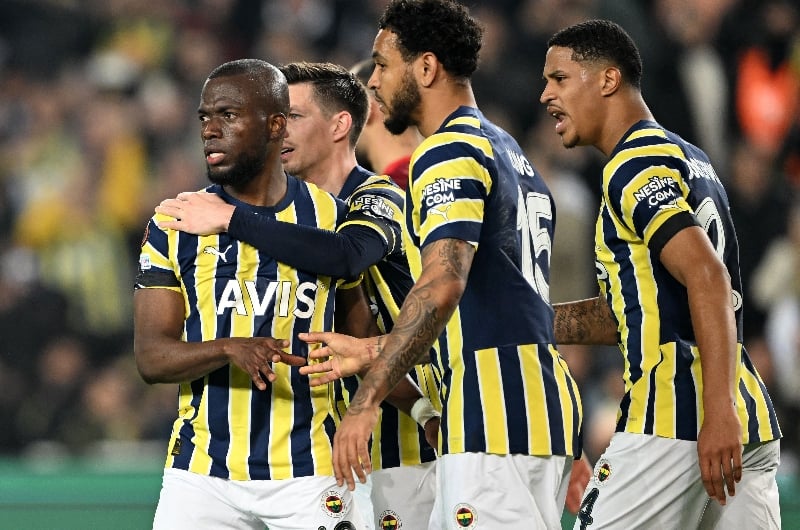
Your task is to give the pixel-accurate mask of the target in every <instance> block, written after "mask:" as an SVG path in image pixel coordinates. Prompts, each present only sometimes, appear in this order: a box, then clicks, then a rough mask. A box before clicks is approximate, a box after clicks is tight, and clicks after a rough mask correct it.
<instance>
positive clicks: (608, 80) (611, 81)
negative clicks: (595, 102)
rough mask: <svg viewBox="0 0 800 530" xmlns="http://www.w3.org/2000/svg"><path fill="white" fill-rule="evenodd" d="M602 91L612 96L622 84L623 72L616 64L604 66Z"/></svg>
mask: <svg viewBox="0 0 800 530" xmlns="http://www.w3.org/2000/svg"><path fill="white" fill-rule="evenodd" d="M600 84H601V87H600V92H601V94H602V95H603V96H610V95H611V94H613V93H614V92H616V91H617V90H619V88H620V87H621V86H622V72H620V71H619V68H617V67H615V66H609V67H607V68H604V69H603V71H602V73H601V79H600Z"/></svg>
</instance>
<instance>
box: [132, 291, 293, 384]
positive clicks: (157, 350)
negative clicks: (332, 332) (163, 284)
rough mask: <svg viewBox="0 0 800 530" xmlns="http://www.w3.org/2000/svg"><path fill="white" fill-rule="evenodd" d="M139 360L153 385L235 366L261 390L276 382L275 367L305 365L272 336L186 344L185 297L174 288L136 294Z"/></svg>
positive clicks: (182, 380) (136, 330)
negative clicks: (282, 363)
mask: <svg viewBox="0 0 800 530" xmlns="http://www.w3.org/2000/svg"><path fill="white" fill-rule="evenodd" d="M133 306H134V345H133V349H134V356H135V358H136V365H137V367H138V369H139V373H140V374H141V376H142V379H144V380H145V381H146V382H147V383H151V384H152V383H182V382H186V381H193V380H195V379H198V378H200V377H203V376H204V375H206V374H208V373H210V372H212V371H214V370H216V369H217V368H220V367H221V366H224V365H226V364H228V363H233V364H235V365H236V366H238V367H239V368H241V369H242V370H244V371H245V372H247V373H248V374H250V378H251V379H252V380H253V383H254V384H255V385H256V387H257V388H258V389H259V390H266V388H267V383H268V382H272V381H274V380H275V377H276V375H275V373H274V372H273V371H272V367H271V366H272V363H273V362H287V363H289V364H292V365H298V364H300V363H304V362H305V359H303V358H302V357H295V356H291V355H288V354H286V353H285V352H284V351H283V348H286V347H287V346H288V345H289V343H288V341H286V340H279V339H274V338H271V337H252V338H226V339H216V340H213V341H206V342H192V343H188V342H184V341H183V340H181V334H182V331H183V320H184V302H183V297H182V296H181V295H180V294H178V293H176V292H175V291H171V290H169V289H138V290H136V291H135V292H134V295H133Z"/></svg>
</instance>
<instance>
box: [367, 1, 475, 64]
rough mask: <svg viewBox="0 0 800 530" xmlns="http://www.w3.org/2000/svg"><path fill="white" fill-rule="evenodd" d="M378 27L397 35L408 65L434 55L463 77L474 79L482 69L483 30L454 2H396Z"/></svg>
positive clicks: (464, 9)
mask: <svg viewBox="0 0 800 530" xmlns="http://www.w3.org/2000/svg"><path fill="white" fill-rule="evenodd" d="M378 26H379V27H380V29H388V30H389V31H391V32H392V33H394V34H396V35H397V41H398V44H399V46H400V53H401V54H402V56H403V59H404V60H405V61H407V62H409V61H411V60H413V59H415V58H417V57H419V55H420V54H422V53H425V52H431V53H433V54H434V55H436V58H437V59H439V61H440V62H441V63H442V65H443V66H444V69H445V70H447V71H448V72H449V73H450V74H452V75H453V76H455V77H460V78H469V77H471V76H472V74H473V72H475V69H476V68H477V67H478V54H479V52H480V49H481V39H482V38H483V28H482V27H481V26H480V25H479V24H478V22H477V21H476V20H475V19H474V18H472V17H471V16H470V14H469V12H468V11H467V8H466V7H464V6H463V5H461V4H459V3H458V2H456V1H454V0H393V1H392V2H390V3H389V5H388V6H386V9H385V10H384V12H383V15H382V16H381V18H380V21H379V23H378Z"/></svg>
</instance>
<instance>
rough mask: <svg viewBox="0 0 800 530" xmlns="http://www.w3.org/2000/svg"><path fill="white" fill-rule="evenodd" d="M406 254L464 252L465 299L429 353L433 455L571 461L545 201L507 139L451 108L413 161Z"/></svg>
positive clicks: (415, 262)
mask: <svg viewBox="0 0 800 530" xmlns="http://www.w3.org/2000/svg"><path fill="white" fill-rule="evenodd" d="M405 212H406V214H405V215H406V227H407V230H406V231H405V232H404V236H405V237H407V238H408V240H407V244H406V247H407V248H406V251H407V254H408V260H409V264H410V266H411V272H412V275H413V276H414V278H418V277H419V274H420V272H421V258H420V256H421V254H420V252H421V249H422V248H423V247H424V246H425V245H427V244H429V243H431V242H434V241H437V240H441V239H444V238H452V239H459V240H462V241H467V242H469V243H470V244H472V245H473V246H474V247H475V249H476V252H475V255H474V258H473V262H472V267H471V269H470V272H469V279H468V281H467V285H466V289H465V291H464V294H463V296H462V298H461V300H460V302H459V304H458V307H457V308H456V310H455V312H454V314H453V316H452V318H451V319H450V321H449V322H448V323H447V325H446V327H445V330H444V332H443V333H442V335H441V336H440V337H439V338H438V340H437V341H436V343H435V344H434V350H435V351H434V352H433V353H432V361H433V363H432V364H433V367H434V374H435V376H436V378H437V384H438V386H439V391H440V395H441V401H442V403H443V414H442V427H441V440H440V450H441V454H447V453H462V452H484V453H493V454H531V455H542V456H545V455H574V456H577V455H579V454H580V436H579V435H580V428H581V402H580V396H579V394H578V389H577V386H576V384H575V382H574V380H573V379H572V376H571V374H570V372H569V369H568V368H567V365H566V362H565V361H564V360H563V359H562V358H561V356H560V355H559V353H558V351H557V349H556V346H555V337H554V332H553V309H552V306H551V305H550V302H549V292H548V291H549V287H548V285H549V276H550V249H551V245H552V239H553V230H554V227H555V207H554V204H553V199H552V196H551V194H550V191H549V190H548V188H547V186H546V185H545V183H544V181H543V179H542V178H541V176H540V175H539V174H538V173H537V172H536V170H535V169H534V168H533V166H532V165H531V163H530V162H529V161H528V160H527V158H526V157H525V155H524V154H523V152H522V149H521V148H520V147H519V145H518V144H517V142H516V141H515V140H514V139H513V138H512V137H511V136H510V135H508V133H506V132H505V131H503V130H502V129H500V128H499V127H497V126H495V125H494V124H492V123H490V122H489V121H488V120H486V118H485V117H484V116H483V114H481V112H480V111H479V110H478V109H475V108H470V107H460V108H459V109H458V110H456V111H455V112H454V113H453V114H451V115H450V116H449V117H448V118H447V119H446V120H445V121H444V123H443V124H442V126H441V127H440V128H439V130H438V131H436V133H434V134H433V135H431V136H429V137H428V138H426V139H425V141H424V142H423V143H422V144H421V145H420V146H419V147H418V148H417V149H416V150H415V152H414V154H413V155H412V158H411V166H410V179H409V186H408V189H407V195H406V210H405Z"/></svg>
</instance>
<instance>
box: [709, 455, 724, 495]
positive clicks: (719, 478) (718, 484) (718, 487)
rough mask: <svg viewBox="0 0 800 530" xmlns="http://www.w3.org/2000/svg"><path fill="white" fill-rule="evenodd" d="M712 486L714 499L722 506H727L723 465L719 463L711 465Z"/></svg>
mask: <svg viewBox="0 0 800 530" xmlns="http://www.w3.org/2000/svg"><path fill="white" fill-rule="evenodd" d="M711 486H712V491H713V496H714V498H716V499H717V501H719V503H720V504H721V505H723V506H724V505H725V478H724V476H723V473H722V464H721V463H720V462H719V461H717V462H713V461H712V465H711Z"/></svg>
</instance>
